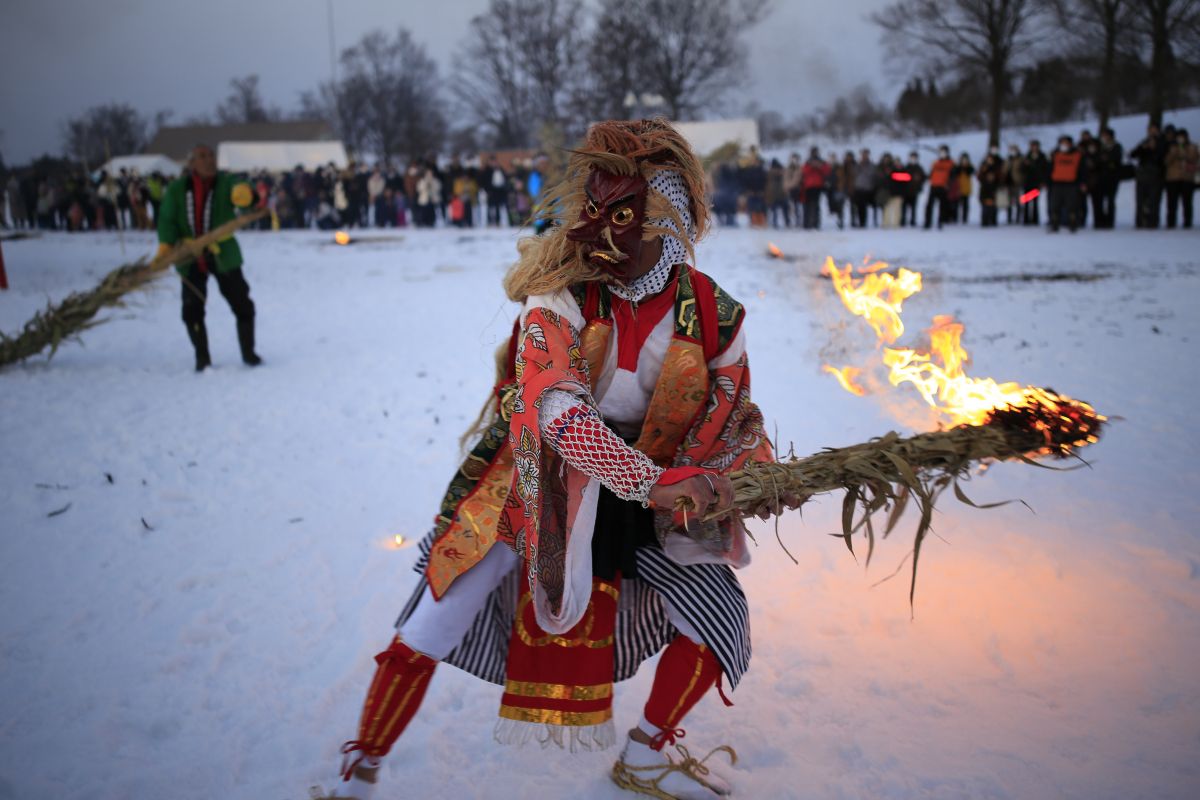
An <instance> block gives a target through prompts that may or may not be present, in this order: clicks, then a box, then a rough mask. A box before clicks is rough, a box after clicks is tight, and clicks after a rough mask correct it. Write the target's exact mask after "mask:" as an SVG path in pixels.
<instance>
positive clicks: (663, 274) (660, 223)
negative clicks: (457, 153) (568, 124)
mask: <svg viewBox="0 0 1200 800" xmlns="http://www.w3.org/2000/svg"><path fill="white" fill-rule="evenodd" d="M703 180H704V175H703V172H702V169H701V166H700V164H699V162H698V161H697V159H696V157H695V155H694V154H693V153H692V151H691V150H690V148H689V147H688V145H687V144H686V143H685V141H684V140H683V139H682V137H681V136H680V135H679V133H678V132H677V131H675V130H674V129H673V128H672V127H671V126H670V125H669V124H668V123H667V122H666V121H664V120H639V121H630V122H604V123H598V124H596V125H594V126H592V128H591V129H590V130H589V132H588V135H587V137H586V140H585V142H584V144H583V145H582V146H581V148H580V149H578V150H576V151H573V154H572V156H571V159H570V162H569V166H568V170H567V174H566V177H565V178H564V180H563V181H562V182H561V183H560V184H558V185H557V186H554V187H551V188H550V189H549V190H548V191H547V193H546V194H545V195H544V201H543V206H545V207H547V208H552V209H554V211H553V212H547V213H554V214H555V215H556V216H557V217H558V219H559V220H560V221H561V223H562V224H559V225H557V226H555V227H552V228H550V229H549V231H548V232H547V233H546V234H544V235H542V236H537V237H531V238H527V239H525V240H523V241H522V242H521V243H520V245H519V249H520V259H519V261H518V262H517V264H516V265H515V266H514V267H513V268H512V270H511V271H510V272H509V274H508V276H507V277H506V279H505V289H506V291H507V292H508V295H509V297H511V298H512V299H513V300H515V301H517V302H520V303H522V305H523V307H522V310H521V314H520V317H519V319H518V321H517V323H516V325H515V326H514V333H513V336H512V338H511V340H510V341H509V342H508V344H507V346H506V347H504V348H502V352H501V353H500V354H498V358H497V372H498V380H497V383H496V386H495V393H494V398H493V399H492V401H490V403H489V406H488V408H487V409H485V415H484V418H483V419H481V420H480V424H479V427H478V429H477V431H476V434H477V435H476V436H475V438H474V439H473V447H472V449H471V451H470V453H469V454H468V456H467V457H466V460H465V461H463V463H462V466H461V467H460V469H459V471H458V472H457V473H456V474H455V476H454V479H453V480H452V481H451V483H450V486H449V489H448V490H447V492H446V495H445V498H444V500H443V502H442V507H441V513H440V514H439V515H438V517H437V518H436V525H435V528H434V530H433V531H432V533H431V534H430V535H429V536H428V537H426V539H425V540H424V542H423V543H422V557H421V559H420V561H419V562H418V565H417V569H418V570H419V572H420V573H421V580H420V583H419V585H418V587H417V591H416V592H415V593H414V595H413V596H412V598H411V599H410V601H409V602H408V604H407V606H406V607H405V608H404V610H403V612H402V613H401V615H400V619H399V621H398V623H397V630H396V635H395V637H394V639H393V640H392V642H391V644H390V646H389V647H388V648H387V649H386V650H384V651H383V652H382V653H380V654H379V655H378V656H376V658H375V660H376V662H377V664H378V668H377V671H376V674H375V678H374V680H373V681H372V683H371V686H370V689H369V690H368V693H367V699H366V704H365V707H364V709H363V713H362V718H361V722H360V727H359V732H358V736H357V738H355V739H354V740H352V741H350V742H347V743H346V745H345V746H344V747H343V749H342V751H343V753H344V754H345V760H344V763H343V777H344V778H345V779H346V780H347V781H349V782H350V783H349V785H348V786H347V787H345V788H344V790H343V791H344V792H346V794H345V795H344V796H352V797H358V798H360V800H365V797H366V796H367V795H368V794H369V792H370V790H371V788H372V787H373V785H374V781H375V777H376V773H377V771H378V767H379V764H380V759H382V758H383V756H384V755H386V754H387V753H388V752H389V750H390V749H391V747H392V745H393V744H394V743H395V741H396V739H397V738H398V737H399V736H400V734H401V733H402V732H403V730H404V728H405V726H406V725H407V724H408V723H409V721H410V720H411V719H412V717H413V715H414V714H415V713H416V711H417V708H418V707H419V705H420V703H421V699H422V697H423V696H424V694H425V690H426V688H427V687H428V685H429V681H430V678H431V677H432V675H433V673H434V670H435V667H436V666H437V665H438V664H439V663H440V662H446V663H449V664H453V665H455V666H457V667H460V668H461V669H464V670H467V671H468V672H471V673H472V674H474V675H477V676H479V677H481V678H483V679H484V680H488V681H491V682H493V683H496V684H499V685H501V686H503V687H504V694H503V697H502V700H501V707H500V720H499V722H498V723H497V730H496V736H497V739H498V740H500V741H501V742H506V743H520V742H524V741H527V740H529V739H536V740H538V741H540V742H541V743H542V744H543V745H545V744H547V743H551V742H553V743H557V744H559V745H561V746H564V747H569V748H571V749H577V748H585V749H590V748H594V747H606V746H608V745H610V744H614V743H616V738H617V737H616V734H615V729H614V727H613V721H612V684H613V682H614V681H620V680H624V679H625V678H628V677H630V676H631V675H633V673H634V672H635V671H636V669H637V667H638V665H639V664H640V663H641V662H642V661H643V660H644V659H645V658H647V657H649V656H651V655H653V654H654V653H656V652H657V651H658V650H659V649H660V648H662V647H664V646H665V647H666V650H665V651H664V652H663V654H662V658H661V659H660V661H659V664H658V667H657V671H656V673H655V677H654V682H653V686H652V688H651V691H650V697H649V699H648V701H647V702H646V706H645V711H644V715H643V718H642V719H641V721H640V722H639V723H638V724H637V726H636V727H634V728H633V729H632V730H630V731H629V734H628V739H627V740H626V741H625V744H624V750H623V752H622V754H621V757H620V759H619V760H618V761H617V762H616V764H615V765H614V767H613V773H612V777H613V780H614V781H615V782H616V783H617V784H618V785H620V786H621V787H622V788H625V789H628V790H631V791H634V792H637V793H640V794H645V795H649V796H652V797H659V798H715V797H718V796H723V795H726V794H728V793H729V792H730V788H729V786H728V783H727V782H726V781H725V780H723V779H722V778H720V777H719V776H717V774H716V773H715V772H713V771H712V770H711V769H710V768H709V765H708V764H706V763H705V761H706V760H707V757H706V758H705V759H697V758H694V757H692V756H691V755H690V754H689V753H688V751H687V748H686V747H685V746H683V745H681V744H677V740H678V739H680V738H682V737H683V735H684V730H683V729H682V728H681V727H680V725H681V723H682V721H683V719H684V717H685V715H686V714H687V712H688V711H689V710H690V709H691V708H692V707H693V706H694V705H695V703H696V702H697V701H698V700H699V699H700V698H701V697H702V696H703V695H704V694H705V693H706V692H708V691H709V690H710V689H712V688H713V687H714V686H716V687H717V689H718V692H721V682H722V679H725V680H727V681H728V686H729V687H730V689H732V688H734V687H736V686H737V684H738V681H739V680H740V679H741V677H742V675H743V674H744V673H745V671H746V668H747V666H748V663H749V660H750V628H749V614H748V611H747V607H746V598H745V595H744V594H743V592H742V589H741V587H740V586H739V584H738V581H737V578H736V577H735V576H734V572H733V568H734V567H741V566H744V565H745V564H746V563H748V561H749V554H748V552H747V547H746V533H745V528H744V527H743V526H742V522H741V519H740V518H739V517H737V516H736V515H734V516H725V517H722V518H719V519H716V520H710V521H700V517H702V516H704V515H705V513H706V512H710V511H719V510H722V509H726V508H728V507H729V506H730V505H731V503H732V490H731V486H730V483H729V480H728V478H726V477H724V473H726V472H728V471H730V470H734V469H737V468H739V467H741V466H742V465H744V464H745V463H746V462H747V461H748V460H768V459H770V458H771V451H770V447H769V445H768V443H767V441H766V439H765V437H764V435H763V430H762V415H761V414H760V412H759V411H758V409H757V407H756V406H755V405H754V404H753V403H752V402H751V401H750V373H749V368H748V366H747V361H746V348H745V337H744V334H743V333H742V319H743V316H744V312H743V309H742V307H741V306H740V305H739V304H738V303H737V302H736V301H734V300H733V299H732V298H731V297H729V295H727V294H726V293H725V292H724V291H722V290H721V289H720V288H719V287H718V286H717V285H716V284H715V283H713V281H712V280H711V279H710V278H709V277H708V276H706V275H704V274H703V273H701V272H699V271H697V270H696V269H695V268H694V267H692V266H690V264H692V263H693V262H694V260H695V259H694V255H693V246H694V244H695V242H696V241H697V240H698V239H699V238H700V237H701V236H702V235H703V234H704V232H705V230H706V228H707V227H708V220H709V216H708V209H707V208H706V207H705V203H704V189H703ZM684 498H686V500H687V501H688V502H686V503H684V502H679V501H681V500H682V499H684ZM689 503H690V506H689ZM687 507H690V511H684V510H681V509H684V508H687ZM770 510H775V509H770ZM721 696H722V698H723V699H724V694H723V693H722V694H721ZM667 745H673V746H674V747H673V748H671V749H668V748H667ZM719 749H722V750H724V751H726V753H727V754H728V755H729V756H730V757H733V751H732V750H731V749H729V748H719ZM714 752H715V751H714ZM710 755H712V754H711V753H710Z"/></svg>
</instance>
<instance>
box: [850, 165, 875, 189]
mask: <svg viewBox="0 0 1200 800" xmlns="http://www.w3.org/2000/svg"><path fill="white" fill-rule="evenodd" d="M856 169H857V170H858V171H857V173H856V174H855V176H854V191H856V192H873V191H875V186H876V184H877V177H878V176H877V175H876V173H875V165H874V164H872V163H871V162H870V161H859V162H858V164H857V165H856Z"/></svg>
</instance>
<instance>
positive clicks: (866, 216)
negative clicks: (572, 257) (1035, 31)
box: [0, 125, 1200, 231]
mask: <svg viewBox="0 0 1200 800" xmlns="http://www.w3.org/2000/svg"><path fill="white" fill-rule="evenodd" d="M1198 161H1200V156H1198V153H1197V147H1196V144H1195V143H1194V142H1192V141H1191V139H1190V137H1189V135H1188V132H1187V131H1186V130H1184V129H1182V128H1179V129H1177V128H1174V127H1172V126H1167V127H1166V128H1165V129H1164V130H1162V131H1160V130H1159V129H1158V127H1157V126H1155V125H1151V126H1149V128H1148V130H1147V134H1146V138H1145V139H1143V140H1142V141H1141V142H1139V143H1138V145H1137V146H1136V147H1134V148H1133V149H1131V150H1130V151H1129V152H1128V154H1126V152H1125V150H1124V148H1123V147H1122V146H1121V144H1120V143H1119V142H1117V141H1116V139H1115V137H1114V135H1113V132H1112V130H1111V129H1108V128H1105V129H1104V130H1102V131H1101V132H1100V135H1099V136H1097V137H1094V136H1092V135H1091V133H1090V132H1089V131H1086V130H1085V131H1083V132H1082V133H1080V135H1079V139H1078V141H1076V140H1075V139H1073V138H1072V137H1071V136H1068V135H1063V136H1061V137H1059V140H1058V142H1057V143H1056V146H1055V147H1054V149H1053V150H1052V151H1051V152H1045V151H1044V150H1043V149H1042V146H1041V143H1040V142H1038V141H1037V140H1033V141H1030V142H1029V143H1028V146H1027V148H1026V149H1025V150H1024V151H1022V150H1021V148H1020V147H1018V146H1017V145H1016V144H1013V145H1011V146H1009V147H1008V149H1007V154H1003V153H1002V152H1001V150H1000V148H998V147H991V148H989V150H988V152H987V153H985V154H984V155H983V157H982V159H980V161H979V162H978V164H976V163H975V162H973V161H972V160H971V156H970V154H969V153H961V154H959V156H958V157H957V158H953V157H952V156H951V153H950V149H949V147H947V146H942V147H941V148H939V150H938V152H937V154H936V158H934V159H933V160H932V161H930V162H929V163H928V166H926V165H925V164H923V163H922V161H921V157H920V154H919V153H917V152H911V153H909V154H908V156H907V158H901V157H899V156H896V155H893V154H891V153H882V154H880V155H879V157H878V158H874V157H873V156H872V153H871V151H870V150H866V149H864V150H860V151H859V152H858V153H857V154H855V153H854V152H849V151H847V152H846V153H845V154H844V155H843V156H842V157H841V158H840V159H839V158H837V157H836V156H833V157H832V158H831V159H830V160H826V159H825V158H823V157H822V155H821V153H820V151H819V149H818V148H816V147H813V148H811V150H810V151H809V154H808V158H807V159H804V160H801V158H800V154H799V153H793V154H792V155H791V158H790V159H789V160H788V163H787V164H786V165H784V164H783V163H781V162H780V161H779V160H778V159H771V160H770V161H769V162H768V161H766V160H765V159H764V158H763V157H762V155H761V154H760V153H759V152H758V150H757V148H753V147H752V148H750V150H749V152H748V153H747V154H746V155H745V156H742V157H735V158H732V159H728V160H725V161H722V162H720V163H718V164H716V165H715V166H714V167H713V168H712V170H711V173H710V180H711V193H712V203H713V209H714V211H715V213H716V216H717V218H718V220H719V221H720V223H721V224H723V225H727V226H736V225H737V224H738V220H739V217H744V218H748V220H749V224H750V225H751V226H752V227H760V228H764V227H767V226H771V227H775V228H785V227H800V228H805V229H818V228H820V227H821V215H822V210H824V211H825V212H826V213H828V214H829V215H830V216H831V217H832V218H833V220H834V221H835V223H836V225H837V227H838V228H843V227H845V225H846V224H847V223H848V224H849V225H850V227H852V228H870V227H881V228H898V227H917V226H923V227H924V228H927V229H928V228H932V227H934V226H935V225H936V226H937V227H938V228H942V227H943V226H946V225H965V224H967V223H968V221H969V220H970V219H971V209H972V205H973V203H977V204H978V207H979V215H978V220H979V223H980V224H981V225H982V226H983V227H992V226H997V225H999V224H1000V223H1001V220H1003V221H1004V222H1005V223H1006V224H1008V225H1031V226H1037V225H1040V224H1041V223H1042V221H1043V209H1044V212H1045V214H1044V218H1045V222H1046V223H1047V225H1048V228H1049V230H1051V231H1057V230H1059V229H1060V228H1063V227H1065V228H1068V229H1069V230H1071V231H1075V230H1077V229H1079V228H1081V227H1087V225H1088V221H1089V218H1090V220H1091V224H1092V226H1093V227H1095V228H1112V227H1113V225H1114V223H1115V219H1116V200H1117V195H1118V192H1119V189H1120V186H1121V183H1122V182H1123V181H1126V180H1132V181H1133V182H1134V198H1133V202H1134V206H1135V215H1134V221H1135V226H1136V227H1138V228H1158V227H1159V226H1160V224H1162V223H1163V222H1164V221H1165V225H1166V227H1167V228H1174V227H1176V226H1177V225H1179V224H1182V226H1183V227H1184V228H1191V227H1192V224H1193V202H1192V201H1193V195H1194V193H1195V191H1196V188H1197V181H1198V180H1200V169H1198V166H1200V164H1198ZM547 167H548V159H547V158H546V156H545V155H544V154H538V155H536V156H533V157H531V158H528V159H519V160H512V161H511V162H509V163H508V164H507V165H502V164H501V163H500V161H499V160H498V159H497V158H496V157H495V156H494V155H485V156H482V157H480V158H476V159H471V160H466V159H462V158H453V159H451V160H449V161H448V162H446V161H441V160H439V159H438V158H437V157H435V156H429V157H427V158H424V159H420V160H415V161H413V162H412V163H410V164H408V165H407V166H404V167H391V166H387V165H381V166H375V167H369V166H365V165H360V164H354V163H351V164H350V165H348V166H347V167H345V168H343V169H338V168H337V167H335V166H334V165H332V164H331V165H327V166H324V167H320V168H317V169H315V170H308V169H304V168H303V167H301V166H297V167H296V168H295V169H293V170H291V171H288V172H283V173H277V174H270V173H267V172H257V173H253V174H250V175H248V176H245V177H247V179H248V180H249V181H250V183H251V185H252V186H253V187H254V190H255V192H256V193H257V195H258V200H257V202H258V205H265V206H268V207H269V208H270V209H271V211H272V212H273V213H272V214H271V215H270V216H269V217H268V218H265V219H264V220H263V221H262V222H260V223H259V224H260V225H261V226H262V227H264V228H317V229H322V230H332V229H335V228H355V227H368V226H374V227H380V228H386V227H405V226H408V225H412V226H415V227H423V228H428V227H433V226H435V225H450V226H456V227H474V226H483V225H486V226H493V227H496V226H521V225H524V224H526V223H527V222H528V221H529V219H530V215H531V212H532V210H533V207H534V202H535V200H536V198H537V196H538V194H539V192H540V191H541V189H542V187H543V185H544V184H545V174H546V170H547ZM168 181H169V178H168V177H167V176H164V175H162V174H160V173H158V172H155V173H152V174H150V175H148V176H141V175H138V174H137V173H135V172H129V171H127V170H124V169H122V170H120V171H119V173H116V174H111V175H110V174H108V173H107V172H100V173H98V174H96V175H92V176H88V175H87V174H85V173H83V172H75V173H70V174H68V175H66V176H50V177H42V178H40V179H39V178H37V177H36V176H35V175H33V174H32V173H30V172H28V171H27V172H26V173H25V174H24V175H20V174H18V173H17V172H11V173H9V175H8V176H7V178H6V179H5V182H4V199H5V200H6V204H7V209H8V218H9V220H11V224H13V225H15V226H16V227H18V228H42V229H51V230H68V231H80V230H110V229H115V228H118V227H120V228H133V229H147V228H150V227H151V226H153V224H154V222H153V221H154V219H155V218H156V217H157V211H158V204H159V202H160V201H161V198H162V195H163V190H164V188H165V185H166V183H167V182H168ZM922 198H924V208H923V210H922V209H921V208H920V206H921V202H920V201H921V199H922ZM1164 201H1165V202H1164ZM1164 205H1165V212H1166V213H1165V220H1164V214H1163V211H1164ZM2 211H3V207H2V206H0V212H2ZM5 222H7V221H6V220H5V215H4V214H3V213H0V223H5Z"/></svg>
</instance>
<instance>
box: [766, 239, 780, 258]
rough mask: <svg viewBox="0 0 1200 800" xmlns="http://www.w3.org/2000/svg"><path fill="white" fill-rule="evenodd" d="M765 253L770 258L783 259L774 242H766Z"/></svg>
mask: <svg viewBox="0 0 1200 800" xmlns="http://www.w3.org/2000/svg"><path fill="white" fill-rule="evenodd" d="M767 253H769V254H770V255H771V257H772V258H783V251H782V250H780V249H779V248H778V247H777V246H776V245H775V243H774V242H767Z"/></svg>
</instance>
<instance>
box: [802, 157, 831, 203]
mask: <svg viewBox="0 0 1200 800" xmlns="http://www.w3.org/2000/svg"><path fill="white" fill-rule="evenodd" d="M830 172H831V170H830V168H829V164H827V163H826V162H824V161H821V160H820V159H817V160H815V161H814V160H812V159H809V160H808V161H806V162H804V170H803V172H802V173H801V177H800V185H801V186H803V187H804V192H805V194H807V193H808V192H810V191H812V190H814V189H815V190H818V191H819V190H821V189H822V188H824V186H825V181H826V179H827V178H828V177H829V174H830Z"/></svg>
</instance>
